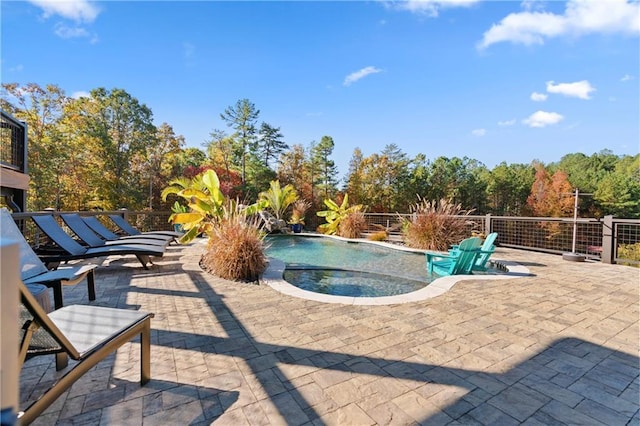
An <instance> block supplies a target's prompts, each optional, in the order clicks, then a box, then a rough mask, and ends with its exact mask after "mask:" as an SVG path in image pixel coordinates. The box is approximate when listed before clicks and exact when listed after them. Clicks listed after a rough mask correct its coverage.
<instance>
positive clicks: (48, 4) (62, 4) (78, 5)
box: [29, 0, 100, 22]
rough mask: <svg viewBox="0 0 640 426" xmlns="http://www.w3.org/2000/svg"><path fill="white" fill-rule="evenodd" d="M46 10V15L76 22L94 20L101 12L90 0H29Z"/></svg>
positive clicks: (46, 16)
mask: <svg viewBox="0 0 640 426" xmlns="http://www.w3.org/2000/svg"><path fill="white" fill-rule="evenodd" d="M29 2H30V3H32V4H34V5H36V6H38V7H39V8H41V9H42V10H43V11H44V17H45V18H49V17H51V16H53V15H58V16H61V17H63V18H66V19H71V20H73V21H76V22H93V21H94V20H95V19H96V18H97V17H98V14H99V13H100V8H98V7H97V6H96V5H95V4H94V3H92V2H89V1H88V0H65V1H54V0H29Z"/></svg>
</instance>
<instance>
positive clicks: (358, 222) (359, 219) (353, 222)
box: [338, 211, 367, 238]
mask: <svg viewBox="0 0 640 426" xmlns="http://www.w3.org/2000/svg"><path fill="white" fill-rule="evenodd" d="M366 227H367V220H366V219H365V217H364V214H363V213H362V212H361V211H352V212H349V213H348V214H347V215H346V216H345V217H343V218H342V220H341V221H340V224H339V225H338V235H339V236H341V237H344V238H360V237H361V236H362V231H363V230H364V229H365V228H366Z"/></svg>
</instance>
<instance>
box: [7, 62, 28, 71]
mask: <svg viewBox="0 0 640 426" xmlns="http://www.w3.org/2000/svg"><path fill="white" fill-rule="evenodd" d="M23 70H24V65H22V64H18V65H16V66H15V67H10V68H9V71H11V72H21V71H23Z"/></svg>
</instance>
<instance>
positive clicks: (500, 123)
mask: <svg viewBox="0 0 640 426" xmlns="http://www.w3.org/2000/svg"><path fill="white" fill-rule="evenodd" d="M514 124H516V120H515V119H513V120H505V121H498V126H500V127H509V126H513V125H514Z"/></svg>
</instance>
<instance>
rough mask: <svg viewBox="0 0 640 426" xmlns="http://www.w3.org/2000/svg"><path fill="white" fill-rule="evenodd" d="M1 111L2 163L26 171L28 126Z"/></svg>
mask: <svg viewBox="0 0 640 426" xmlns="http://www.w3.org/2000/svg"><path fill="white" fill-rule="evenodd" d="M0 113H1V118H0V164H1V165H2V167H6V168H9V169H12V170H16V171H18V172H22V173H26V170H27V160H26V159H27V152H26V146H27V126H26V124H25V123H23V122H21V121H18V120H17V119H15V118H14V117H12V116H11V115H9V114H7V113H5V112H4V111H0Z"/></svg>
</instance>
